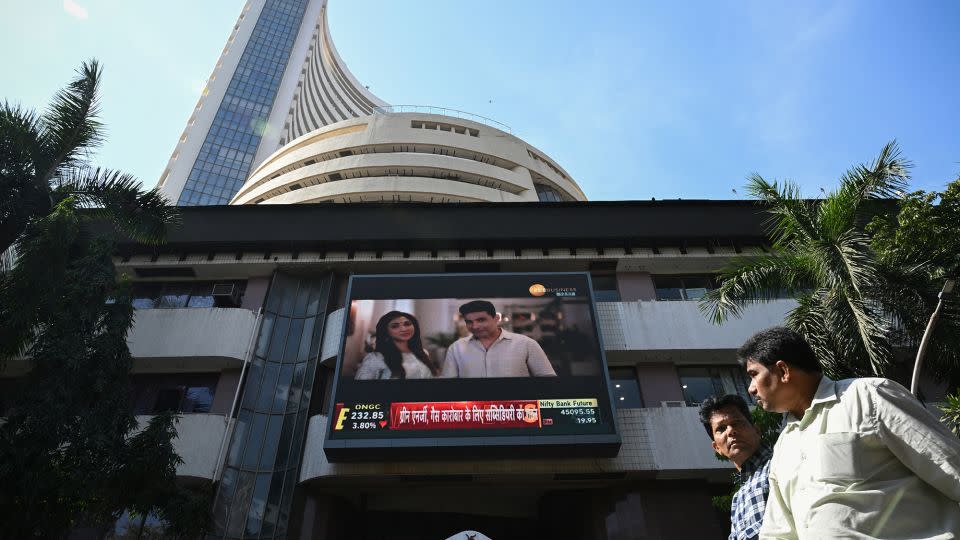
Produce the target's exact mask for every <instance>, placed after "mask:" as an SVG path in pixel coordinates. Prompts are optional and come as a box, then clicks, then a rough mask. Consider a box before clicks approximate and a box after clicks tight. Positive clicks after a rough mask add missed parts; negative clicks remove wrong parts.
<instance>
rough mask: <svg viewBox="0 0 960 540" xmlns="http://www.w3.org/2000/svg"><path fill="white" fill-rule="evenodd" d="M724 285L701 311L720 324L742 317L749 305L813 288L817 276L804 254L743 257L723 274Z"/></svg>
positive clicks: (703, 303)
mask: <svg viewBox="0 0 960 540" xmlns="http://www.w3.org/2000/svg"><path fill="white" fill-rule="evenodd" d="M720 279H721V283H720V286H719V287H718V288H716V289H714V290H712V291H709V292H707V294H706V295H705V296H704V297H703V298H702V299H701V300H700V304H699V307H700V311H701V313H704V314H705V315H706V316H707V317H708V318H709V319H710V320H712V321H713V322H714V323H716V324H720V323H722V322H723V321H725V320H727V319H728V318H729V317H731V316H733V317H739V316H740V315H741V313H742V311H743V308H744V307H745V306H747V305H749V304H755V303H761V302H769V301H771V300H774V299H777V298H781V297H782V296H783V295H784V294H787V295H793V294H797V293H798V292H799V291H801V290H804V289H806V288H808V287H810V286H811V284H812V283H813V276H812V275H811V273H810V267H809V261H808V260H807V259H806V257H805V256H803V255H797V254H791V253H787V254H770V255H762V256H756V257H742V258H737V259H734V260H733V261H731V263H730V264H729V266H727V267H726V268H725V269H723V270H722V271H721V272H720Z"/></svg>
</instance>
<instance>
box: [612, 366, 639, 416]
mask: <svg viewBox="0 0 960 540" xmlns="http://www.w3.org/2000/svg"><path fill="white" fill-rule="evenodd" d="M610 390H611V391H612V393H613V406H614V407H616V408H618V409H638V408H640V407H643V399H641V396H640V383H639V381H638V380H637V372H636V371H635V370H634V369H633V368H611V369H610Z"/></svg>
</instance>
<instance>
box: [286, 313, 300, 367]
mask: <svg viewBox="0 0 960 540" xmlns="http://www.w3.org/2000/svg"><path fill="white" fill-rule="evenodd" d="M303 323H304V321H303V319H292V320H291V321H290V329H289V330H288V331H287V344H286V345H285V346H284V348H283V361H284V362H296V361H297V354H298V353H299V350H300V335H301V334H302V332H303V326H304V325H303Z"/></svg>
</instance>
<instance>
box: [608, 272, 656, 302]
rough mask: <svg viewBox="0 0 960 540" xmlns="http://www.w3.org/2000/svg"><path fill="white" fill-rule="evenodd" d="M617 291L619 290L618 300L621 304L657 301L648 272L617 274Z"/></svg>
mask: <svg viewBox="0 0 960 540" xmlns="http://www.w3.org/2000/svg"><path fill="white" fill-rule="evenodd" d="M617 289H619V290H620V300H621V301H623V302H635V301H637V300H656V299H657V291H656V289H655V288H654V286H653V278H652V277H651V276H650V273H649V272H618V273H617Z"/></svg>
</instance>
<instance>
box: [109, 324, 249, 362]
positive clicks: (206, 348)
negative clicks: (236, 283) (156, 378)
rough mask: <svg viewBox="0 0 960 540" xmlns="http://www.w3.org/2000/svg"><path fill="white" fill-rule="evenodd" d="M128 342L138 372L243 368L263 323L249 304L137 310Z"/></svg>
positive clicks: (128, 335)
mask: <svg viewBox="0 0 960 540" xmlns="http://www.w3.org/2000/svg"><path fill="white" fill-rule="evenodd" d="M134 317H135V319H134V326H133V328H131V329H130V332H129V333H128V334H127V345H128V346H129V347H130V353H131V354H132V355H133V357H134V371H136V372H140V373H145V372H152V371H153V372H158V371H169V370H176V371H219V370H222V369H228V368H239V367H240V366H241V365H242V363H243V360H244V358H246V356H247V352H248V348H249V347H250V343H251V337H252V336H253V332H254V331H255V330H256V326H257V316H256V314H255V313H254V312H252V311H250V310H248V309H243V308H183V309H140V310H137V312H136V314H135V316H134Z"/></svg>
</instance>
